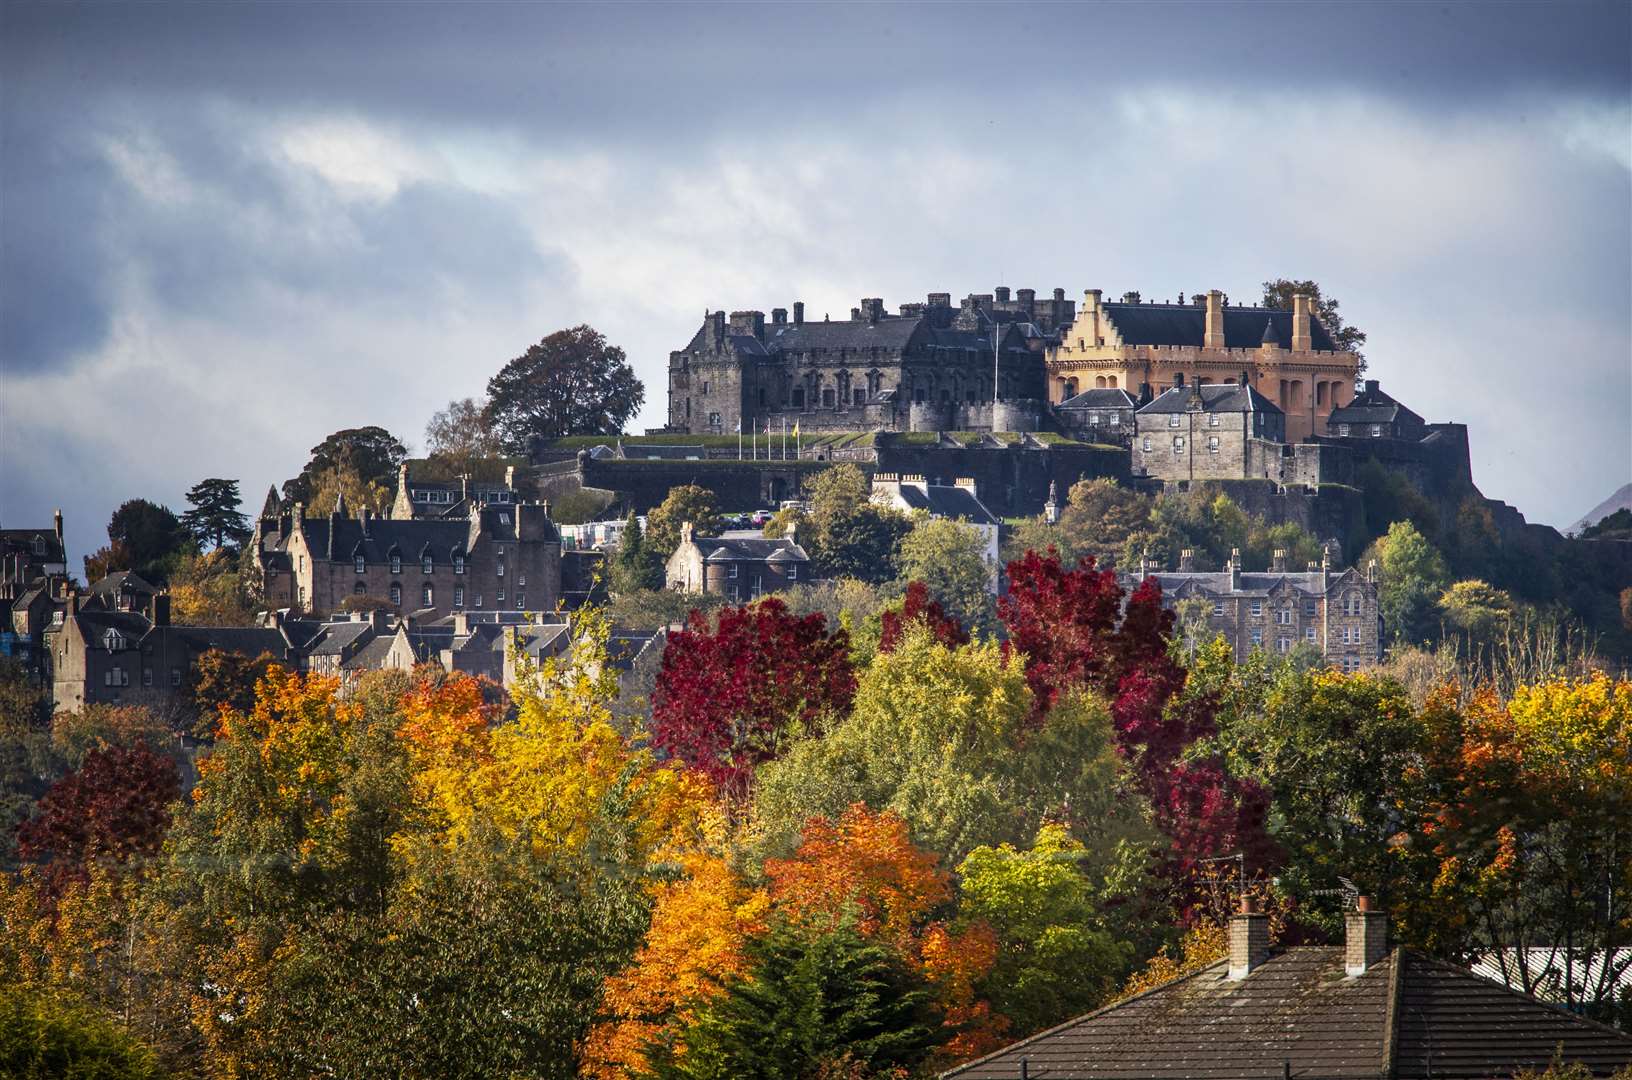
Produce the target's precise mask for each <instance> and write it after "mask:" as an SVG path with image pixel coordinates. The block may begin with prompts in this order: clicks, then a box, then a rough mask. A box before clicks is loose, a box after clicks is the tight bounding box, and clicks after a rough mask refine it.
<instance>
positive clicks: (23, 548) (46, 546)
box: [0, 510, 68, 588]
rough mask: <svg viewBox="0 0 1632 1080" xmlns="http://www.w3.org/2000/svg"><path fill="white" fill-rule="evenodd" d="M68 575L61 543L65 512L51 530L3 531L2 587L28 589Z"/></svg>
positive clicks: (55, 517) (59, 513) (58, 514)
mask: <svg viewBox="0 0 1632 1080" xmlns="http://www.w3.org/2000/svg"><path fill="white" fill-rule="evenodd" d="M67 573H68V554H67V548H66V547H65V546H64V545H63V541H62V511H61V510H58V511H57V512H56V513H55V514H53V515H52V518H51V527H50V528H48V529H41V528H21V529H0V585H6V584H14V585H17V586H19V587H21V588H27V587H28V586H30V585H33V584H34V583H35V582H37V581H39V580H41V579H42V578H52V577H62V576H63V575H65V574H67Z"/></svg>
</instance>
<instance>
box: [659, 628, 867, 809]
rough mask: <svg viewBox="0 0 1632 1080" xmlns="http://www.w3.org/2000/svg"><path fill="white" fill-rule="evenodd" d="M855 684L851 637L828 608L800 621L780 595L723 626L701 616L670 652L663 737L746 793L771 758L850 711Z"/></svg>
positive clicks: (695, 764) (679, 753)
mask: <svg viewBox="0 0 1632 1080" xmlns="http://www.w3.org/2000/svg"><path fill="white" fill-rule="evenodd" d="M855 687H856V677H855V672H854V670H853V669H852V667H851V664H850V656H849V635H848V634H847V633H846V632H845V631H844V630H843V629H839V630H836V631H834V632H833V633H831V634H830V633H828V632H827V629H826V619H824V618H823V617H822V616H820V615H810V616H807V617H805V618H803V619H795V618H793V617H792V616H790V615H789V614H788V610H787V606H786V605H785V604H783V603H782V601H780V600H778V599H776V598H775V597H771V598H769V599H765V600H761V601H759V602H758V603H756V604H753V605H750V606H748V607H739V608H727V609H725V610H724V611H722V612H721V613H720V615H719V619H718V625H717V626H716V627H715V628H713V629H710V627H709V625H708V622H707V620H706V619H705V618H703V617H702V616H700V615H693V616H692V619H691V621H690V624H689V625H688V627H687V629H685V630H683V631H680V632H679V633H675V634H671V635H670V637H669V642H668V646H667V648H666V649H665V650H664V653H663V666H662V668H661V670H660V671H659V673H658V679H657V689H656V692H655V693H654V694H653V700H652V737H653V741H654V744H655V745H656V746H657V747H658V748H660V749H661V750H663V751H664V752H665V753H668V754H671V755H673V756H674V757H676V758H678V759H679V760H681V761H684V762H685V763H686V764H687V765H689V766H691V767H692V768H694V769H696V770H698V771H699V772H701V773H702V774H703V775H705V776H707V777H708V779H709V780H710V781H712V782H713V783H714V785H715V786H716V787H717V788H718V789H719V790H720V791H721V792H722V793H724V794H725V795H727V796H730V797H739V796H741V795H743V794H744V793H746V791H747V790H748V786H749V783H750V781H751V780H752V779H753V775H754V770H755V769H756V768H757V767H758V765H759V764H760V763H761V762H764V761H768V760H770V759H771V758H774V757H776V756H777V755H778V754H779V753H781V751H782V749H783V748H784V746H785V745H786V744H787V743H788V742H789V741H791V740H792V739H794V738H797V737H800V736H802V735H804V734H807V733H810V732H813V731H815V730H817V729H818V725H819V724H820V723H821V722H822V721H823V720H824V718H825V719H831V718H833V717H837V716H842V715H843V714H844V713H845V711H847V710H848V708H849V706H850V700H851V698H852V696H853V695H854V694H855Z"/></svg>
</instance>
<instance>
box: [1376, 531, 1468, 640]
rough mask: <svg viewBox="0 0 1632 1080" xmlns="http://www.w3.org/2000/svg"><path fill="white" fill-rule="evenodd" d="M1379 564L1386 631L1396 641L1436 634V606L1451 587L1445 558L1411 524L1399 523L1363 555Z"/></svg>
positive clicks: (1381, 602) (1380, 592)
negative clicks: (1434, 632) (1448, 586)
mask: <svg viewBox="0 0 1632 1080" xmlns="http://www.w3.org/2000/svg"><path fill="white" fill-rule="evenodd" d="M1373 560H1375V561H1376V563H1377V572H1378V574H1379V575H1380V576H1381V578H1382V581H1381V583H1380V585H1379V586H1378V598H1377V602H1378V606H1379V607H1380V608H1381V610H1382V616H1383V629H1384V630H1385V631H1386V632H1387V633H1388V634H1389V635H1390V636H1392V637H1393V638H1394V639H1395V640H1403V641H1409V642H1415V641H1421V640H1423V639H1424V638H1426V637H1427V636H1429V635H1430V634H1432V633H1433V631H1434V626H1435V622H1436V619H1435V614H1436V613H1435V604H1436V601H1437V600H1438V599H1439V596H1440V593H1441V592H1443V591H1444V589H1445V587H1446V586H1447V585H1448V584H1450V571H1449V570H1448V569H1446V566H1445V558H1444V556H1442V555H1441V554H1440V553H1439V551H1438V549H1436V548H1435V547H1434V545H1433V544H1431V543H1429V542H1428V538H1427V537H1425V536H1423V535H1422V533H1420V532H1418V531H1417V527H1416V526H1415V525H1413V524H1411V523H1410V522H1409V521H1396V522H1395V523H1394V524H1392V525H1390V526H1389V527H1388V532H1387V533H1386V534H1384V535H1383V536H1381V537H1379V538H1378V539H1377V541H1376V542H1375V543H1373V544H1372V546H1371V548H1370V550H1369V551H1368V552H1367V553H1366V554H1365V555H1362V556H1361V562H1360V565H1361V566H1362V567H1364V566H1366V565H1368V564H1369V563H1370V562H1372V561H1373Z"/></svg>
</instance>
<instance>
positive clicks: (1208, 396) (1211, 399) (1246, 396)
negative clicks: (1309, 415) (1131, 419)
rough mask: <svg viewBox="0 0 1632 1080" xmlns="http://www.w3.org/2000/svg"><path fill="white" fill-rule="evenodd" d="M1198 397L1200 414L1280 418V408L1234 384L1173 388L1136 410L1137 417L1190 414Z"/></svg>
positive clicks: (1207, 384) (1250, 388)
mask: <svg viewBox="0 0 1632 1080" xmlns="http://www.w3.org/2000/svg"><path fill="white" fill-rule="evenodd" d="M1198 395H1199V397H1200V400H1201V411H1202V412H1210V413H1213V412H1239V413H1245V412H1251V413H1266V414H1268V415H1270V416H1281V415H1284V414H1283V413H1282V412H1281V407H1280V406H1279V405H1277V404H1275V403H1274V402H1273V401H1271V400H1269V399H1268V398H1266V397H1265V396H1264V395H1262V394H1260V393H1259V392H1258V391H1256V390H1254V389H1253V388H1252V387H1251V386H1238V385H1236V384H1235V383H1202V384H1201V385H1199V386H1198V385H1196V384H1194V383H1191V384H1187V385H1185V386H1175V387H1172V388H1170V389H1168V390H1165V391H1163V392H1162V393H1160V394H1157V395H1156V397H1155V398H1154V399H1153V400H1152V401H1151V402H1150V404H1148V405H1146V406H1145V407H1144V408H1142V409H1140V410H1139V411H1140V412H1141V413H1182V412H1189V411H1190V404H1191V402H1192V400H1194V399H1195V398H1196V397H1197V396H1198Z"/></svg>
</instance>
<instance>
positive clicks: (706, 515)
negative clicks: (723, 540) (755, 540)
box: [641, 484, 720, 588]
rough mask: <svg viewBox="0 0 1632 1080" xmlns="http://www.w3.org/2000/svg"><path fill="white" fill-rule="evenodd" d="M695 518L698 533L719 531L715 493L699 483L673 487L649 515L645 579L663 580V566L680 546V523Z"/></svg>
mask: <svg viewBox="0 0 1632 1080" xmlns="http://www.w3.org/2000/svg"><path fill="white" fill-rule="evenodd" d="M688 521H689V522H691V527H692V529H693V530H694V531H695V532H696V534H697V535H698V536H713V535H718V533H719V530H720V513H719V508H718V505H717V503H716V502H715V499H714V493H713V492H712V491H710V490H708V489H707V488H705V487H699V486H697V485H696V484H681V485H680V486H678V487H673V488H670V489H669V493H668V495H667V496H666V497H665V498H664V499H663V502H662V504H661V505H659V506H658V507H657V508H656V509H654V510H653V511H652V512H651V513H649V514H647V515H646V535H645V536H644V537H643V538H642V540H641V559H642V560H643V565H645V566H646V567H647V573H646V576H645V577H644V578H643V580H645V581H648V582H655V583H656V584H655V585H654V586H653V587H654V588H660V587H661V586H662V583H663V567H664V565H665V564H667V563H668V561H669V556H670V555H673V554H674V549H675V548H677V547H679V546H680V527H681V526H682V525H684V524H685V523H686V522H688Z"/></svg>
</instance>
